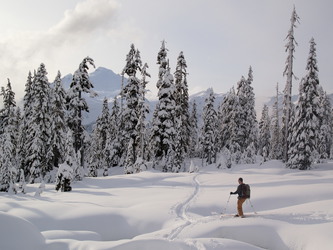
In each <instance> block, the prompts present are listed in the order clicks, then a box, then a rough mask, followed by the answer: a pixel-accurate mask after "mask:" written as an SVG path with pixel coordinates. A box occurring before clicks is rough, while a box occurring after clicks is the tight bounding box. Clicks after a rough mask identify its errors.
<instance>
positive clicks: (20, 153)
mask: <svg viewBox="0 0 333 250" xmlns="http://www.w3.org/2000/svg"><path fill="white" fill-rule="evenodd" d="M32 81H33V77H32V74H31V72H30V71H29V74H28V77H27V81H26V84H25V94H24V97H23V112H22V121H21V123H20V128H19V139H18V142H17V143H18V146H17V161H18V164H19V168H20V169H22V170H23V171H24V176H25V177H26V178H25V179H26V180H28V178H29V176H30V169H29V165H28V164H26V163H27V161H26V157H27V152H28V144H27V141H28V139H29V138H30V133H31V127H30V123H31V118H32V100H33V96H32V94H33V93H32V88H33V84H32Z"/></svg>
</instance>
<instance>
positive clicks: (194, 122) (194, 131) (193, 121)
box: [189, 100, 199, 158]
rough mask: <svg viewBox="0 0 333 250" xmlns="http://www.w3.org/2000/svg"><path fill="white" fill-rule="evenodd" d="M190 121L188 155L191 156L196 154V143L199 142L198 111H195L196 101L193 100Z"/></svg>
mask: <svg viewBox="0 0 333 250" xmlns="http://www.w3.org/2000/svg"><path fill="white" fill-rule="evenodd" d="M189 123H190V130H191V134H190V146H189V150H190V151H189V156H190V157H191V158H193V157H197V156H198V144H199V134H198V132H199V131H198V113H197V103H196V102H195V100H193V103H192V112H191V115H190V119H189Z"/></svg>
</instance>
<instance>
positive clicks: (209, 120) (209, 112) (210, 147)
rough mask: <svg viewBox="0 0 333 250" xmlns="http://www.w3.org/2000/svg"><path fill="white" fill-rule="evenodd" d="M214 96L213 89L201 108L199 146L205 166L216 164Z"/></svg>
mask: <svg viewBox="0 0 333 250" xmlns="http://www.w3.org/2000/svg"><path fill="white" fill-rule="evenodd" d="M214 102H215V95H214V91H213V89H210V93H209V96H208V97H207V98H206V100H205V106H204V108H203V114H202V118H203V127H202V132H201V134H202V135H201V140H200V144H201V147H202V157H203V158H205V159H206V162H207V164H212V163H215V162H216V154H217V150H218V147H217V113H216V111H215V108H214Z"/></svg>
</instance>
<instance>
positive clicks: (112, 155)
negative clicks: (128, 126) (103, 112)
mask: <svg viewBox="0 0 333 250" xmlns="http://www.w3.org/2000/svg"><path fill="white" fill-rule="evenodd" d="M119 117H120V107H119V105H118V101H117V97H116V98H115V99H114V102H113V105H112V111H111V115H110V128H109V130H108V131H107V132H108V133H107V136H106V146H105V149H104V155H105V157H106V162H107V165H108V166H117V165H118V164H119V161H120V158H121V155H122V152H123V150H122V148H121V142H120V137H121V128H120V127H119Z"/></svg>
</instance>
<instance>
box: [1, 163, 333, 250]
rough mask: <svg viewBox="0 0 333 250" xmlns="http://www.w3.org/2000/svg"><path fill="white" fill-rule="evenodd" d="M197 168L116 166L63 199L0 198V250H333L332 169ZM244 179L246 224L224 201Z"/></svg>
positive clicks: (49, 191)
mask: <svg viewBox="0 0 333 250" xmlns="http://www.w3.org/2000/svg"><path fill="white" fill-rule="evenodd" d="M196 163H197V164H196V166H197V168H198V169H199V171H198V172H195V173H186V172H184V173H178V174H176V173H161V172H157V171H154V170H148V171H145V172H142V173H139V174H133V175H123V174H122V169H120V168H113V169H111V171H110V174H111V176H109V177H98V178H85V179H84V180H83V181H82V182H77V183H75V184H74V185H73V191H72V192H68V193H61V192H56V191H55V190H54V185H46V190H45V191H44V192H43V193H42V194H41V197H35V196H34V194H35V191H36V189H37V185H28V193H27V194H25V195H24V194H18V195H9V194H7V193H0V211H1V212H0V221H1V223H0V249H26V250H29V249H33V250H39V249H40V250H42V249H43V250H51V249H57V250H65V249H94V250H99V249H100V250H101V249H118V250H131V249H159V250H167V249H199V250H204V249H206V250H213V249H214V250H216V249H278V250H283V249H303V250H312V249H321V250H325V249H332V244H333V238H332V236H331V233H332V228H333V192H332V190H333V162H331V163H327V164H322V165H317V166H315V168H314V169H313V170H310V171H299V170H290V169H286V168H285V167H284V165H283V164H282V163H281V162H279V161H271V162H268V163H264V164H262V165H259V164H253V165H238V166H234V167H233V168H232V169H216V167H215V166H205V167H202V166H201V165H200V163H201V161H199V160H198V161H197V162H196ZM240 176H242V177H243V178H244V181H245V182H246V183H249V184H250V185H251V190H252V198H251V203H250V202H246V203H245V204H244V211H245V214H246V218H244V219H243V218H233V217H232V215H233V214H235V213H236V201H237V198H236V196H231V197H230V200H229V202H228V198H229V192H230V191H235V189H236V187H237V179H238V177H240ZM251 205H252V206H251ZM222 211H223V212H225V213H224V216H223V217H222V218H220V212H222ZM22 246H24V248H22Z"/></svg>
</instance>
